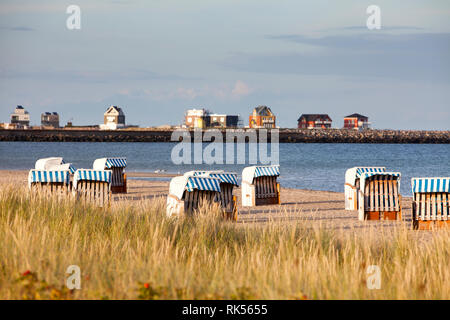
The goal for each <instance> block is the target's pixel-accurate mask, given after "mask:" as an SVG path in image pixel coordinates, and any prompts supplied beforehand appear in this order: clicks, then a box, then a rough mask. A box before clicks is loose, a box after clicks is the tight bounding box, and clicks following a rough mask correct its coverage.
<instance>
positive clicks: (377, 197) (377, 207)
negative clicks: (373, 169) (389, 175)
mask: <svg viewBox="0 0 450 320" xmlns="http://www.w3.org/2000/svg"><path fill="white" fill-rule="evenodd" d="M374 182H375V186H374V187H375V207H374V210H375V211H380V209H379V208H380V191H379V189H378V186H379V183H378V178H377V177H375V179H374Z"/></svg>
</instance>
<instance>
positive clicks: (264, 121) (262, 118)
mask: <svg viewBox="0 0 450 320" xmlns="http://www.w3.org/2000/svg"><path fill="white" fill-rule="evenodd" d="M248 125H249V127H250V128H255V129H257V128H266V129H272V128H276V116H275V115H274V114H273V112H272V110H270V108H269V107H268V106H258V107H256V108H255V109H253V112H252V114H251V115H250V116H249V118H248Z"/></svg>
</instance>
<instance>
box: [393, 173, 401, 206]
mask: <svg viewBox="0 0 450 320" xmlns="http://www.w3.org/2000/svg"><path fill="white" fill-rule="evenodd" d="M392 178H393V182H392V186H393V198H394V211H399V210H400V198H399V194H398V191H399V190H398V180H397V179H396V178H394V177H392Z"/></svg>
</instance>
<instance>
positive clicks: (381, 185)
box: [358, 172, 402, 220]
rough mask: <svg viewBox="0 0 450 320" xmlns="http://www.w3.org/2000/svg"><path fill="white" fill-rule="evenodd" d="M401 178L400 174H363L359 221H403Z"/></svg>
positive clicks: (359, 201) (360, 190)
mask: <svg viewBox="0 0 450 320" xmlns="http://www.w3.org/2000/svg"><path fill="white" fill-rule="evenodd" d="M400 177H401V174H400V172H364V173H362V174H361V176H360V189H359V199H358V205H359V215H358V216H359V220H401V214H402V206H401V195H400Z"/></svg>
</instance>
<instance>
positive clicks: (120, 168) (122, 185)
mask: <svg viewBox="0 0 450 320" xmlns="http://www.w3.org/2000/svg"><path fill="white" fill-rule="evenodd" d="M126 166H127V159H126V158H100V159H96V160H95V161H94V164H93V166H92V167H93V169H94V170H111V172H112V176H111V193H127V175H126V174H125V173H124V171H125V168H126Z"/></svg>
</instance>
